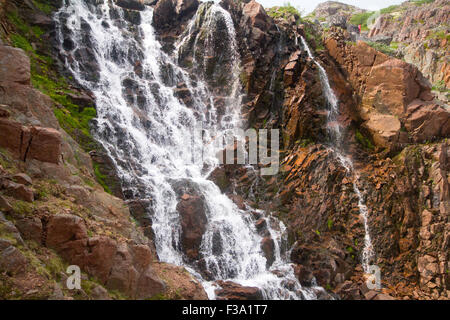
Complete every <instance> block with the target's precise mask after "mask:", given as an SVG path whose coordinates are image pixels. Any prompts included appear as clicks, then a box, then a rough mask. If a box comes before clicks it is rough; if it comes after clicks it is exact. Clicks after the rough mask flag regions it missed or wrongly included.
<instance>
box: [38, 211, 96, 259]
mask: <svg viewBox="0 0 450 320" xmlns="http://www.w3.org/2000/svg"><path fill="white" fill-rule="evenodd" d="M86 238H87V230H86V226H85V225H84V221H83V219H81V218H80V217H78V216H75V215H71V214H58V215H54V216H51V217H50V218H49V221H48V223H47V239H46V244H47V246H48V247H50V248H53V249H55V250H56V251H58V250H60V249H62V248H63V246H64V244H65V243H66V242H70V241H75V240H81V239H86Z"/></svg>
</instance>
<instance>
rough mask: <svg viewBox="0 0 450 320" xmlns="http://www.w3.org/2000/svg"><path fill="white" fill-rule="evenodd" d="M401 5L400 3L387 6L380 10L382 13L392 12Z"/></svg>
mask: <svg viewBox="0 0 450 320" xmlns="http://www.w3.org/2000/svg"><path fill="white" fill-rule="evenodd" d="M399 7H400V5H392V6H389V7H387V8H384V9H381V10H380V12H381V14H386V13H392V12H394V11H396V10H398V9H399Z"/></svg>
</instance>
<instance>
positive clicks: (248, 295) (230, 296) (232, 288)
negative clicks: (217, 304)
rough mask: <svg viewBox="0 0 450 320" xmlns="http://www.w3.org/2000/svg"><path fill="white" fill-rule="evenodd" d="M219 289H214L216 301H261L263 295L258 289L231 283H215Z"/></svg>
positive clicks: (220, 281)
mask: <svg viewBox="0 0 450 320" xmlns="http://www.w3.org/2000/svg"><path fill="white" fill-rule="evenodd" d="M216 283H217V284H218V285H219V286H220V287H221V288H220V289H216V290H215V293H216V296H217V300H262V299H263V295H262V292H261V290H260V289H259V288H256V287H245V286H242V285H240V284H237V283H235V282H232V281H222V280H219V281H217V282H216Z"/></svg>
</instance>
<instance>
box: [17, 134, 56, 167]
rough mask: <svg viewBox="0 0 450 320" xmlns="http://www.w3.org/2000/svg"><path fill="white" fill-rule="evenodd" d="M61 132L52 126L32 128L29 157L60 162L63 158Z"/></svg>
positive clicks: (27, 155) (26, 155)
mask: <svg viewBox="0 0 450 320" xmlns="http://www.w3.org/2000/svg"><path fill="white" fill-rule="evenodd" d="M61 144H62V138H61V133H60V132H59V131H58V130H55V129H52V128H41V127H33V128H31V142H30V145H29V151H28V154H25V157H24V159H26V158H27V157H29V158H31V159H36V160H39V161H42V162H51V163H55V164H58V163H59V160H60V158H61Z"/></svg>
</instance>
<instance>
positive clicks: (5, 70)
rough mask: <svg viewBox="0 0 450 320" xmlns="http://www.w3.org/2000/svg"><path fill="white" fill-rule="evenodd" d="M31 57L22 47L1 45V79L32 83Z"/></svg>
mask: <svg viewBox="0 0 450 320" xmlns="http://www.w3.org/2000/svg"><path fill="white" fill-rule="evenodd" d="M30 78H31V75H30V59H29V58H28V56H27V55H26V54H25V52H24V51H23V50H21V49H17V48H13V47H8V46H2V45H0V79H1V80H0V81H10V82H17V83H21V84H26V85H28V84H30Z"/></svg>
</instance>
